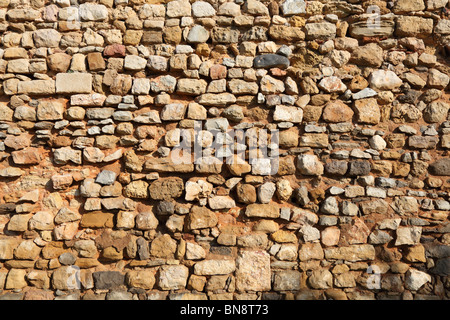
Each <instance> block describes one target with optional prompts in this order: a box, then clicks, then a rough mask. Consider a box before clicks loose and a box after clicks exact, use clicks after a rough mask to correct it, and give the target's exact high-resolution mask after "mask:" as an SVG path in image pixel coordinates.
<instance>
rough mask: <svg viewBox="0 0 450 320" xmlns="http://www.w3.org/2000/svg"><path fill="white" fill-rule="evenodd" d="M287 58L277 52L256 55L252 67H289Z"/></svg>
mask: <svg viewBox="0 0 450 320" xmlns="http://www.w3.org/2000/svg"><path fill="white" fill-rule="evenodd" d="M289 64H290V63H289V59H288V58H286V57H284V56H281V55H279V54H264V55H260V56H256V57H255V59H254V60H253V67H255V68H266V69H270V68H280V69H284V68H287V67H289Z"/></svg>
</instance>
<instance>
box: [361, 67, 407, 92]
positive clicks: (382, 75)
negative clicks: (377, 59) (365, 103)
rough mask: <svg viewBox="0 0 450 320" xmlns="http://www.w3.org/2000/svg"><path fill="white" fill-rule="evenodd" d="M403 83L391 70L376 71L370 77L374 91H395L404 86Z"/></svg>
mask: <svg viewBox="0 0 450 320" xmlns="http://www.w3.org/2000/svg"><path fill="white" fill-rule="evenodd" d="M402 83H403V81H402V80H401V79H400V78H399V77H398V76H397V75H396V74H395V72H393V71H390V70H376V71H374V72H372V74H371V75H370V77H369V84H370V87H371V88H372V89H374V90H378V91H385V90H393V89H396V88H398V87H400V86H401V85H402Z"/></svg>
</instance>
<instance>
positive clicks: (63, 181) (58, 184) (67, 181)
mask: <svg viewBox="0 0 450 320" xmlns="http://www.w3.org/2000/svg"><path fill="white" fill-rule="evenodd" d="M72 182H73V178H72V175H70V174H63V175H54V176H52V183H53V189H55V190H64V189H67V188H68V187H70V185H71V184H72Z"/></svg>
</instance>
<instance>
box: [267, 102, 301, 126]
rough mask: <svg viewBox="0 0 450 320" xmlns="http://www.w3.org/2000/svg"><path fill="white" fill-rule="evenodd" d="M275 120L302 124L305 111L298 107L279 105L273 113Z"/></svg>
mask: <svg viewBox="0 0 450 320" xmlns="http://www.w3.org/2000/svg"><path fill="white" fill-rule="evenodd" d="M273 120H274V121H283V122H284V121H286V122H293V123H300V122H302V120H303V110H302V109H301V108H297V107H288V106H283V105H277V106H276V107H275V111H274V113H273Z"/></svg>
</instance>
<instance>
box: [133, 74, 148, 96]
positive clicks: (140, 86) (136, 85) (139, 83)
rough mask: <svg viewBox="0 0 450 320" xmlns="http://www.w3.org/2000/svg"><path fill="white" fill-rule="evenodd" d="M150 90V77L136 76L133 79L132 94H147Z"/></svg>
mask: <svg viewBox="0 0 450 320" xmlns="http://www.w3.org/2000/svg"><path fill="white" fill-rule="evenodd" d="M149 92H150V79H147V78H137V79H134V80H133V86H132V87H131V93H132V94H148V93H149Z"/></svg>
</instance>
